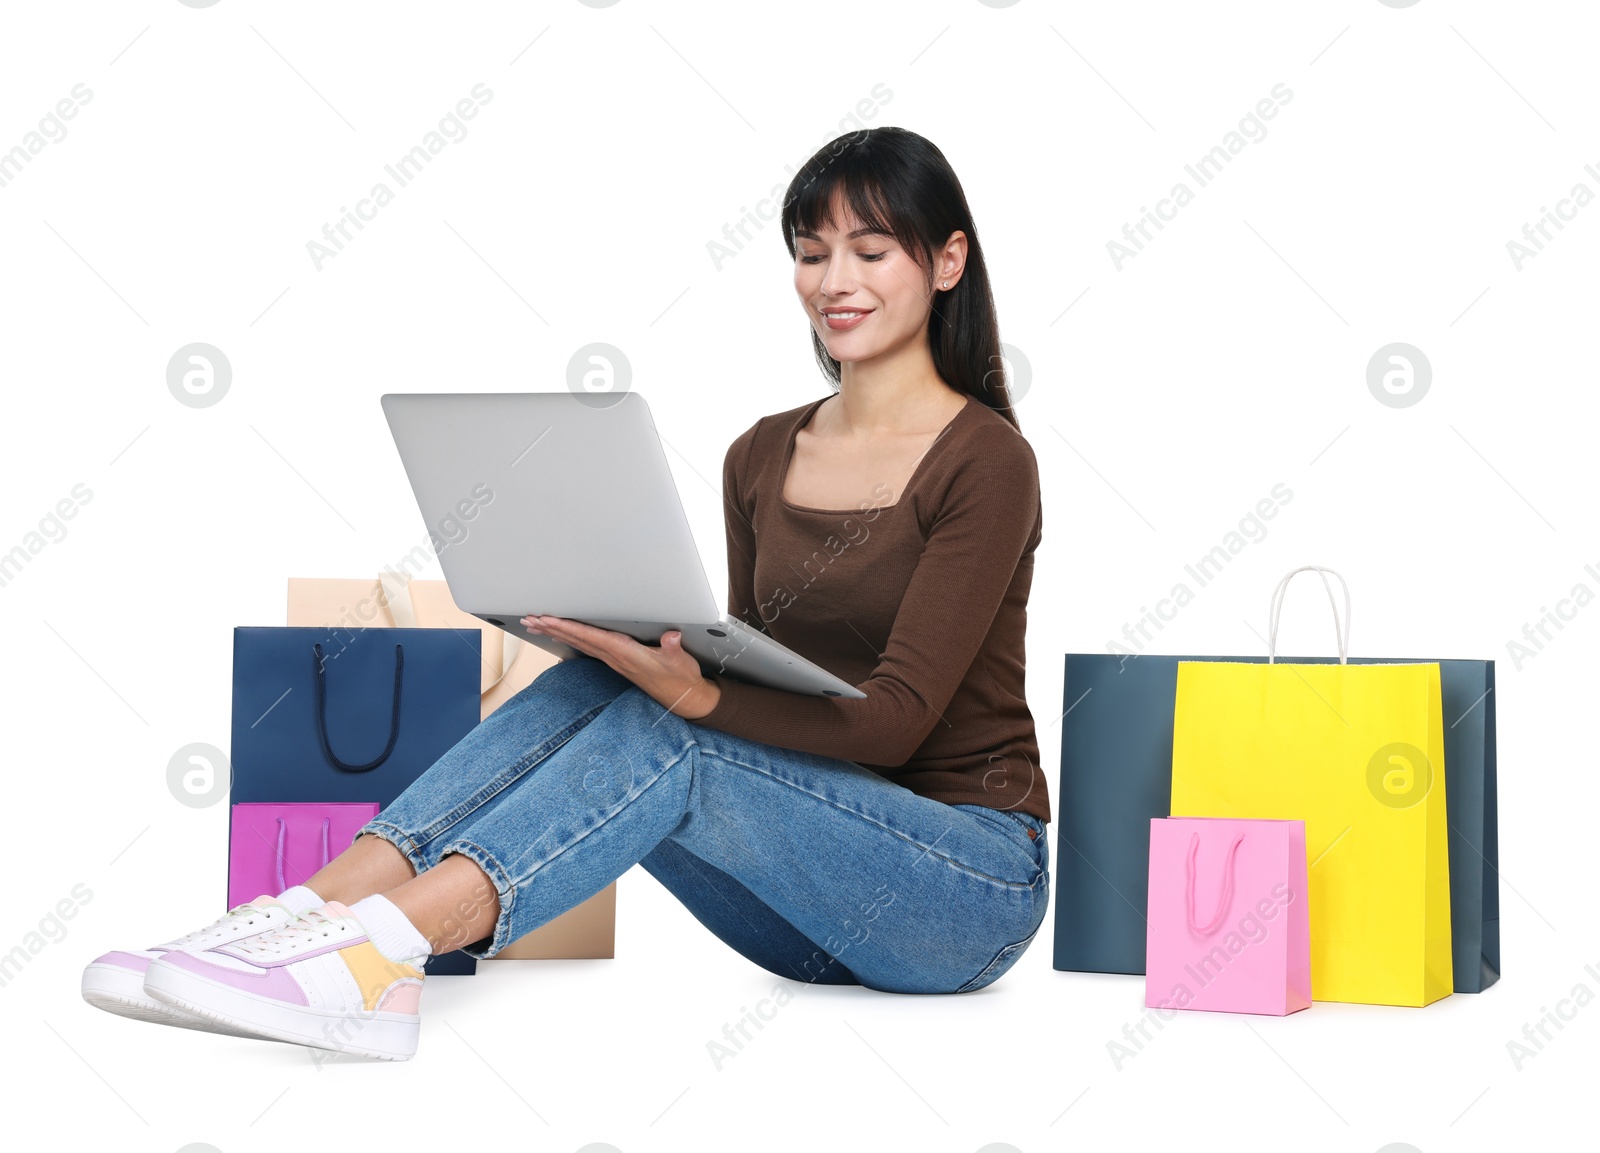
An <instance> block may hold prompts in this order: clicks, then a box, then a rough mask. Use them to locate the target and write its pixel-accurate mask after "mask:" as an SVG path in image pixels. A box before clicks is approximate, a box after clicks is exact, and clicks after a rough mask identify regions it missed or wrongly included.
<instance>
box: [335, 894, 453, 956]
mask: <svg viewBox="0 0 1600 1153" xmlns="http://www.w3.org/2000/svg"><path fill="white" fill-rule="evenodd" d="M350 911H351V912H352V913H354V914H355V915H356V916H357V917H358V918H359V919H360V921H361V927H362V928H364V929H366V931H367V939H368V940H370V941H371V942H372V943H373V944H374V945H376V946H377V949H378V952H380V953H382V954H383V955H384V956H385V957H387V958H389V960H391V961H408V962H412V963H417V961H418V958H421V959H422V961H426V960H427V959H428V955H429V954H430V953H431V952H432V951H433V946H431V945H429V944H428V939H427V938H426V937H424V936H423V935H422V934H421V933H419V932H418V931H417V927H416V926H415V925H413V924H412V923H411V922H410V921H408V920H407V919H406V915H405V914H404V913H402V912H401V911H400V907H399V906H398V905H396V904H395V903H394V902H393V901H391V900H389V898H388V897H385V896H383V895H382V894H381V893H379V894H374V895H373V896H370V897H363V898H362V899H361V900H359V901H357V902H356V903H355V904H353V905H351V906H350Z"/></svg>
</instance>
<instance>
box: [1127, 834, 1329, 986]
mask: <svg viewBox="0 0 1600 1153" xmlns="http://www.w3.org/2000/svg"><path fill="white" fill-rule="evenodd" d="M1148 904H1149V914H1148V916H1149V927H1148V930H1147V936H1146V956H1147V961H1146V969H1145V972H1146V976H1145V1001H1144V1003H1145V1004H1146V1005H1147V1006H1150V1007H1152V1008H1158V1009H1209V1010H1213V1011H1220V1012H1230V1013H1266V1014H1271V1015H1274V1016H1280V1017H1281V1016H1285V1015H1286V1014H1289V1013H1294V1012H1297V1011H1299V1010H1301V1009H1304V1008H1307V1007H1309V1006H1310V1004H1311V938H1310V921H1309V919H1308V917H1307V908H1308V905H1307V899H1306V832H1305V824H1304V822H1301V821H1262V820H1229V819H1226V818H1205V817H1187V818H1185V817H1169V818H1159V817H1158V818H1155V819H1153V820H1152V821H1151V822H1150V888H1149V902H1148Z"/></svg>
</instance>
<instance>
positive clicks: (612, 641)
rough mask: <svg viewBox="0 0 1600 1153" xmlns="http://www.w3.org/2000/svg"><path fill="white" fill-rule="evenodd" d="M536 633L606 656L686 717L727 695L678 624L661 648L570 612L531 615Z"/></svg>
mask: <svg viewBox="0 0 1600 1153" xmlns="http://www.w3.org/2000/svg"><path fill="white" fill-rule="evenodd" d="M522 624H523V626H524V627H526V628H527V629H528V630H529V631H530V632H536V633H542V634H544V635H545V636H547V637H551V638H553V639H555V640H558V641H561V642H562V643H563V644H568V645H571V646H572V647H573V648H575V649H577V650H578V651H579V652H580V653H583V654H585V655H586V656H591V657H595V658H596V659H598V660H602V661H605V663H606V664H607V665H609V666H610V667H611V668H612V669H613V670H615V671H616V672H619V673H621V674H622V675H623V676H625V677H627V678H628V679H629V680H630V681H632V682H633V683H634V684H636V685H638V686H639V687H640V688H641V689H643V690H644V691H645V693H646V694H647V695H648V696H649V697H650V698H651V699H652V700H654V701H655V702H656V703H657V704H659V705H661V706H662V707H663V708H665V709H666V710H667V711H668V712H671V713H675V714H676V715H678V716H680V717H682V718H684V719H685V720H689V721H694V720H699V719H700V718H701V717H703V716H705V715H706V714H707V713H709V712H710V711H711V710H712V709H714V708H716V707H717V702H718V701H719V700H721V699H722V690H721V689H720V688H719V687H718V686H717V683H716V682H715V681H711V680H707V679H706V678H705V676H704V675H702V674H701V672H700V662H699V661H697V660H695V659H694V657H692V656H691V655H689V654H688V653H686V652H684V651H683V643H682V641H683V634H682V633H681V632H679V631H678V630H676V629H674V630H673V631H672V632H668V633H662V634H661V645H660V647H659V648H657V647H654V646H651V645H643V644H640V643H639V642H638V641H636V640H634V639H633V638H632V637H630V636H629V635H628V634H627V633H619V632H613V631H611V630H610V629H598V628H595V627H594V626H593V625H586V624H583V623H581V622H579V621H573V620H567V619H566V618H565V617H541V616H526V617H523V618H522Z"/></svg>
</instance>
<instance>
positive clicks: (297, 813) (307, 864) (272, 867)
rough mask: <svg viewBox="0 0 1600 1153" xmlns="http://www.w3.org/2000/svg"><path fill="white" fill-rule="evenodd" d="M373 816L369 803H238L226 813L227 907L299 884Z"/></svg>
mask: <svg viewBox="0 0 1600 1153" xmlns="http://www.w3.org/2000/svg"><path fill="white" fill-rule="evenodd" d="M377 815H378V805H377V803H376V802H371V803H355V802H346V803H333V804H318V803H310V804H278V805H273V804H242V805H234V806H233V808H232V811H231V812H230V813H229V830H228V908H230V909H232V908H236V907H237V906H239V905H242V904H243V903H244V902H246V901H252V900H254V899H255V898H257V897H259V896H262V895H263V894H266V895H269V896H276V895H277V894H279V893H281V892H283V891H284V890H285V889H288V888H291V887H292V886H294V885H303V884H305V883H306V881H308V880H309V879H310V878H311V877H312V876H313V875H314V874H315V873H316V872H317V871H318V870H319V869H321V868H322V867H323V866H324V865H326V864H327V863H328V862H329V861H331V860H333V858H334V857H337V856H338V855H339V854H340V853H342V852H344V851H345V850H346V849H348V848H349V847H350V846H351V844H352V843H354V841H355V839H356V834H357V833H358V832H360V831H361V827H362V826H363V825H365V824H366V823H367V822H368V821H370V820H372V818H373V817H376V816H377Z"/></svg>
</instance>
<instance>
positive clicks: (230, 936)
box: [82, 897, 294, 1033]
mask: <svg viewBox="0 0 1600 1153" xmlns="http://www.w3.org/2000/svg"><path fill="white" fill-rule="evenodd" d="M292 920H294V914H293V913H291V912H290V911H289V909H288V908H287V907H286V906H284V905H283V904H282V903H281V902H280V901H278V900H277V898H275V897H257V898H256V899H255V900H253V901H249V902H246V903H245V904H243V905H240V906H238V907H237V908H235V909H230V910H229V911H228V912H227V913H224V914H223V915H222V916H221V917H219V918H217V919H216V920H215V921H213V922H211V924H209V925H207V926H206V927H205V928H203V929H196V930H195V931H194V932H192V933H189V934H187V935H185V936H182V937H179V938H177V939H176V940H173V941H168V942H167V943H166V944H164V945H156V946H155V947H153V948H150V949H140V950H137V951H135V952H121V951H118V952H112V953H106V954H104V955H103V956H99V957H96V958H95V959H94V960H93V961H90V962H89V964H88V965H87V966H85V968H84V970H83V985H82V989H83V999H84V1000H85V1001H87V1002H89V1004H91V1005H93V1006H95V1008H97V1009H104V1010H105V1011H106V1012H108V1013H116V1014H117V1015H118V1016H121V1017H132V1018H134V1019H135V1020H137V1021H154V1022H156V1023H158V1024H161V1025H176V1026H178V1027H179V1028H183V1029H201V1030H205V1031H207V1032H213V1033H230V1032H232V1030H229V1029H225V1028H222V1027H220V1026H219V1025H218V1024H217V1023H216V1022H213V1021H206V1020H201V1019H197V1018H194V1017H191V1016H190V1015H188V1014H187V1013H182V1012H179V1011H178V1010H176V1009H174V1008H173V1007H172V1006H171V1005H165V1004H162V1003H161V1002H160V1001H157V1000H155V999H154V998H152V997H151V996H150V995H149V994H148V993H146V992H145V991H144V977H145V973H146V971H147V970H148V969H149V968H150V963H151V962H152V961H155V960H156V959H158V958H160V957H165V956H168V955H169V954H172V953H190V952H198V951H201V950H204V949H211V948H215V947H216V946H218V945H228V944H232V943H233V942H235V941H239V940H242V939H244V938H245V937H253V936H255V935H256V934H257V933H264V932H266V931H267V930H268V929H275V928H278V927H280V926H282V925H287V924H288V923H289V922H290V921H292Z"/></svg>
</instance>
